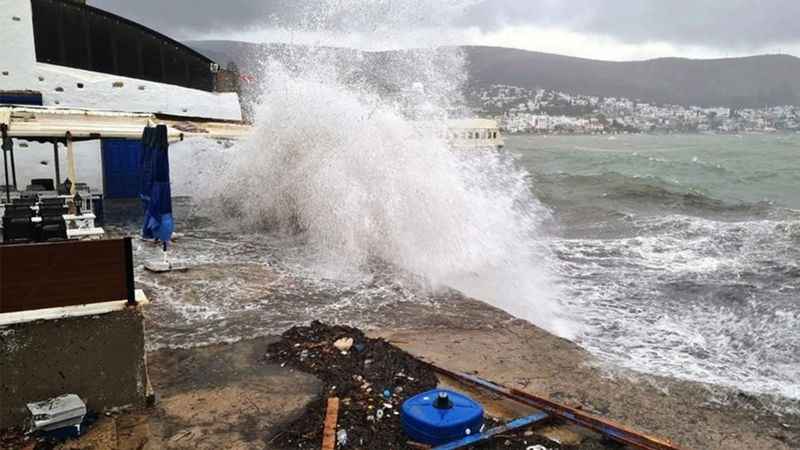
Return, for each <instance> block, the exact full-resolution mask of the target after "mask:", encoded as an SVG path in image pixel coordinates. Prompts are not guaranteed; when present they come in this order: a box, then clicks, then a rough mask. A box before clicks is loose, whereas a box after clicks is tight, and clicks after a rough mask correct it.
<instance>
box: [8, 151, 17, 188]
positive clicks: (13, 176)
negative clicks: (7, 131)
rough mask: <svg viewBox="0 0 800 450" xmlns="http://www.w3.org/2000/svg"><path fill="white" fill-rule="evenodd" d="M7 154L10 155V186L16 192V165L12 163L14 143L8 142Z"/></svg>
mask: <svg viewBox="0 0 800 450" xmlns="http://www.w3.org/2000/svg"><path fill="white" fill-rule="evenodd" d="M8 152H9V153H10V154H11V184H12V185H14V190H17V189H18V187H17V163H16V162H15V161H14V141H13V140H11V139H9V140H8Z"/></svg>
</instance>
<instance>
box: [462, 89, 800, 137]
mask: <svg viewBox="0 0 800 450" xmlns="http://www.w3.org/2000/svg"><path fill="white" fill-rule="evenodd" d="M468 97H469V98H471V99H472V101H473V107H474V108H476V110H477V112H478V113H479V114H480V115H483V116H490V117H493V118H495V119H496V120H497V121H498V123H499V124H500V126H501V128H502V129H503V130H504V131H506V132H508V133H542V134H609V133H610V134H614V133H721V134H725V133H771V132H787V131H788V132H800V107H796V106H771V107H764V108H760V109H736V108H729V107H700V106H688V107H686V106H680V105H656V104H652V103H645V102H639V101H636V100H631V99H627V98H614V97H596V96H587V95H574V94H567V93H564V92H558V91H552V90H546V89H537V90H531V89H525V88H520V87H515V86H507V85H493V86H491V87H489V88H475V89H472V90H471V91H470V92H469V93H468Z"/></svg>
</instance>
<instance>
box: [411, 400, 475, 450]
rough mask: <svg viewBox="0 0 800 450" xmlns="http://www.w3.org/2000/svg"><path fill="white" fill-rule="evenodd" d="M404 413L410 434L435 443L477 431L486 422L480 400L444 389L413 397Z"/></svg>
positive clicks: (429, 442)
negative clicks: (476, 400) (478, 401)
mask: <svg viewBox="0 0 800 450" xmlns="http://www.w3.org/2000/svg"><path fill="white" fill-rule="evenodd" d="M442 394H444V397H442ZM442 398H444V400H442ZM401 413H402V416H401V419H402V422H403V428H404V430H405V432H406V434H407V435H408V437H409V438H410V439H411V440H413V441H416V442H421V443H427V444H433V445H439V444H444V443H447V442H451V441H453V440H456V439H460V438H462V437H464V436H466V435H468V434H471V433H477V432H479V431H480V427H481V425H482V424H483V407H481V405H480V404H478V403H476V402H475V401H474V400H472V399H471V398H469V397H467V396H466V395H463V394H460V393H458V392H453V391H449V390H445V389H435V390H432V391H428V392H423V393H422V394H418V395H415V396H414V397H411V398H410V399H408V400H406V401H405V402H404V403H403V406H402V411H401Z"/></svg>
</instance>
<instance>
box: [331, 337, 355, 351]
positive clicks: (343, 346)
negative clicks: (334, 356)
mask: <svg viewBox="0 0 800 450" xmlns="http://www.w3.org/2000/svg"><path fill="white" fill-rule="evenodd" d="M333 346H334V347H336V348H337V349H339V351H340V352H346V351H348V350H350V348H351V347H353V338H350V337H348V338H340V339H337V340H336V342H334V343H333Z"/></svg>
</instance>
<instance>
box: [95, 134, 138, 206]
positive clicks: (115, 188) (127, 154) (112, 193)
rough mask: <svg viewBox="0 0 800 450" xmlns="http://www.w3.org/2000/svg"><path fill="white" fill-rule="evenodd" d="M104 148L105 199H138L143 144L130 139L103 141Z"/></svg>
mask: <svg viewBox="0 0 800 450" xmlns="http://www.w3.org/2000/svg"><path fill="white" fill-rule="evenodd" d="M102 148H103V194H104V196H105V198H138V197H139V180H140V174H139V157H140V155H141V154H142V142H141V141H137V140H129V139H103V144H102Z"/></svg>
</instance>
